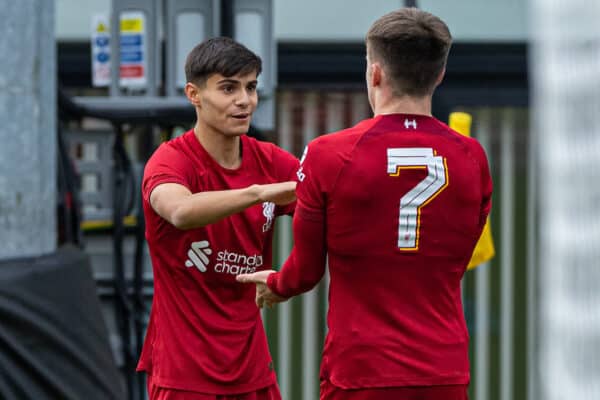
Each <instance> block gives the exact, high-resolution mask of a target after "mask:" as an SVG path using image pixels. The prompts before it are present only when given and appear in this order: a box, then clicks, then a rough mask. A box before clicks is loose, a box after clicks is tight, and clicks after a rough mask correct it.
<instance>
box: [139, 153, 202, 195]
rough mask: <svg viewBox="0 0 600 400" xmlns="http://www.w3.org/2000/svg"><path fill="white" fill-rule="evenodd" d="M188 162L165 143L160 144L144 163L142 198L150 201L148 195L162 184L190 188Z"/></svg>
mask: <svg viewBox="0 0 600 400" xmlns="http://www.w3.org/2000/svg"><path fill="white" fill-rule="evenodd" d="M186 163H188V160H186V159H185V157H182V155H181V154H180V153H177V152H176V151H174V149H173V148H172V147H171V146H170V145H169V144H167V143H165V144H162V145H161V146H160V147H159V148H158V149H156V151H155V152H154V154H153V155H152V157H150V159H149V160H148V162H147V163H146V167H145V168H144V179H143V181H142V196H143V198H144V200H145V201H148V202H149V201H150V194H151V193H152V191H153V190H154V188H156V187H157V186H158V185H160V184H162V183H178V184H180V185H183V186H185V187H187V188H190V177H189V172H187V171H189V166H186Z"/></svg>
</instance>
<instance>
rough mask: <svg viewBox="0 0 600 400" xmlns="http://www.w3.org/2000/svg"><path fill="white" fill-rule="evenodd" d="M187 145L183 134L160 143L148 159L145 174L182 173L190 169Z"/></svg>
mask: <svg viewBox="0 0 600 400" xmlns="http://www.w3.org/2000/svg"><path fill="white" fill-rule="evenodd" d="M188 148H189V145H188V144H187V138H186V137H185V134H184V135H182V136H179V137H177V138H174V139H171V140H169V141H167V142H164V143H162V144H161V145H160V146H158V148H157V149H156V150H155V151H154V153H153V154H152V155H151V156H150V158H149V159H148V162H147V163H146V166H145V172H146V174H147V173H152V172H161V171H163V170H165V169H166V170H169V171H181V172H184V171H186V170H188V169H189V168H191V162H190V157H189V154H188V153H189V151H190V150H189V149H188Z"/></svg>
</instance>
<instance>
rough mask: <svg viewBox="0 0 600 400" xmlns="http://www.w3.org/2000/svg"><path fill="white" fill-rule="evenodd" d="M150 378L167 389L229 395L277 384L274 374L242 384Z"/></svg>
mask: <svg viewBox="0 0 600 400" xmlns="http://www.w3.org/2000/svg"><path fill="white" fill-rule="evenodd" d="M151 376H152V380H153V382H154V383H155V385H156V386H159V387H164V388H169V389H177V390H185V391H189V392H198V393H206V394H215V395H231V394H241V393H248V392H254V391H257V390H260V389H263V388H266V387H269V386H271V385H275V384H277V379H275V377H274V376H271V377H269V378H268V379H266V380H264V381H259V382H256V383H247V384H244V385H237V384H234V383H232V384H227V383H224V384H223V385H199V384H197V383H191V382H182V381H180V380H172V379H165V378H160V377H155V376H153V375H151Z"/></svg>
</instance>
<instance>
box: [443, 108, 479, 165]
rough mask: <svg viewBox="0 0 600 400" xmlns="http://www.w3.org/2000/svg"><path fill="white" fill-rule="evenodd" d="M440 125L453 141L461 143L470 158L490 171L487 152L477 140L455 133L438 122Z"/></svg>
mask: <svg viewBox="0 0 600 400" xmlns="http://www.w3.org/2000/svg"><path fill="white" fill-rule="evenodd" d="M438 124H439V126H440V129H442V130H444V131H445V132H446V134H447V137H449V138H450V139H451V140H452V141H455V142H457V143H460V145H461V146H462V147H463V149H464V151H465V152H466V153H467V154H468V155H469V157H470V158H471V159H472V160H473V161H474V162H475V163H476V164H477V165H478V166H479V167H480V168H482V169H485V170H487V169H488V161H487V156H486V154H485V150H484V149H483V146H481V143H479V141H478V140H477V139H474V138H472V137H469V136H465V135H462V134H461V133H459V132H457V131H455V130H454V129H452V128H450V127H449V126H448V125H446V124H444V123H443V122H441V121H439V120H438Z"/></svg>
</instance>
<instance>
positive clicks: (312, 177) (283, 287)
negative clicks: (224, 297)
mask: <svg viewBox="0 0 600 400" xmlns="http://www.w3.org/2000/svg"><path fill="white" fill-rule="evenodd" d="M321 151H323V150H322V146H319V142H318V141H317V142H314V141H313V142H312V143H311V144H309V145H308V146H307V147H306V149H305V150H304V154H303V156H302V159H301V161H300V163H301V164H300V168H299V169H298V172H297V174H296V175H297V178H298V187H297V189H296V194H297V197H298V200H297V205H296V212H295V214H294V221H293V234H294V247H293V249H292V252H291V253H290V255H289V257H288V258H287V260H286V261H285V263H284V264H283V266H282V267H281V271H280V272H276V273H273V274H271V275H269V278H268V281H267V285H268V286H269V288H270V289H271V290H272V291H273V292H274V293H275V294H277V295H279V296H281V297H292V296H295V295H298V294H300V293H303V292H306V291H308V290H310V289H312V288H313V287H314V286H315V285H316V284H317V283H318V282H319V281H320V280H321V278H322V277H323V274H324V273H325V261H326V254H327V253H326V246H325V240H326V237H325V223H326V220H325V212H326V194H325V193H326V190H327V189H326V187H327V186H328V185H327V177H330V176H332V174H329V173H324V171H328V172H332V169H331V166H324V165H320V162H321V161H322V160H323V159H324V158H322V157H319V153H320V152H321Z"/></svg>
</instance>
